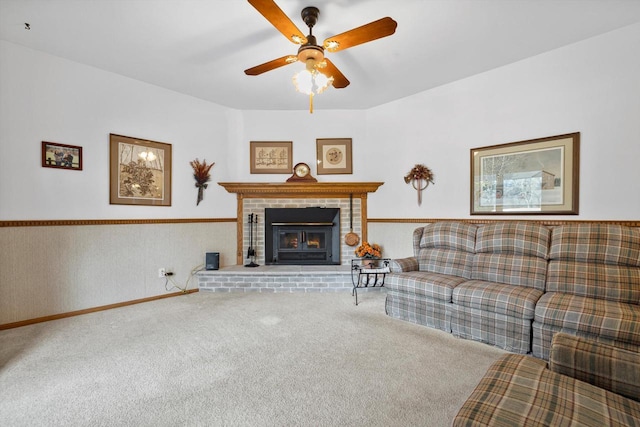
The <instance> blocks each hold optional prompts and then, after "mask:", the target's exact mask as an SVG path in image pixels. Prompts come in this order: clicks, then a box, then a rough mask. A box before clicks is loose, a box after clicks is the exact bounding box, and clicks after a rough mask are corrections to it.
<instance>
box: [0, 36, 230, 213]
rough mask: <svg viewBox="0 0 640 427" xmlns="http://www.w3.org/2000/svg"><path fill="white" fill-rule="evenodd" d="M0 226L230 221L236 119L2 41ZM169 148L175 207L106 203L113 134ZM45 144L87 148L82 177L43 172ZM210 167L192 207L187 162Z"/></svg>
mask: <svg viewBox="0 0 640 427" xmlns="http://www.w3.org/2000/svg"><path fill="white" fill-rule="evenodd" d="M0 58H2V59H1V61H0V121H1V124H2V126H1V127H0V158H2V159H4V161H3V162H2V167H1V168H0V220H30V219H86V218H90V219H105V218H106V219H113V218H194V217H212V216H213V217H235V207H234V206H233V203H229V202H230V201H233V200H234V199H235V198H234V197H233V196H232V195H229V194H228V193H226V191H225V190H224V189H223V188H221V187H220V186H218V185H215V182H217V181H219V180H221V179H222V178H223V177H226V176H228V174H229V168H228V158H229V157H230V156H231V157H232V158H233V156H234V155H235V152H233V151H232V152H231V153H230V152H229V148H230V147H233V146H234V145H235V144H230V143H229V139H230V136H233V134H232V133H230V132H232V131H230V130H229V126H230V123H233V118H234V116H235V115H237V112H236V111H233V110H230V109H227V108H223V107H220V106H217V105H214V104H211V103H209V102H205V101H202V100H199V99H196V98H193V97H189V96H184V95H181V94H178V93H175V92H172V91H168V90H165V89H161V88H158V87H155V86H152V85H149V84H145V83H141V82H139V81H136V80H132V79H129V78H126V77H122V76H119V75H116V74H113V73H108V72H105V71H102V70H99V69H96V68H92V67H88V66H84V65H81V64H78V63H75V62H71V61H67V60H64V59H61V58H57V57H54V56H51V55H47V54H43V53H41V52H37V51H34V50H30V49H25V48H22V47H19V46H17V45H14V44H10V43H7V42H2V41H0ZM110 133H116V134H120V135H126V136H131V137H135V138H141V139H149V140H153V141H159V142H166V143H170V144H172V154H173V175H172V180H173V185H172V206H171V207H134V206H122V205H110V204H109V134H110ZM41 141H49V142H57V143H62V144H70V145H78V146H81V147H82V148H83V170H82V171H68V170H60V169H52V168H43V167H41V166H40V164H41V160H40V159H41V154H40V153H41ZM195 158H199V159H200V160H203V158H204V159H206V160H207V162H215V163H216V165H215V166H214V167H213V169H212V174H211V175H212V181H213V183H214V184H213V185H211V186H209V188H208V189H207V190H206V191H205V196H204V201H203V202H201V203H200V205H199V206H198V207H196V197H197V193H196V190H197V189H196V188H195V187H194V180H193V177H192V173H193V171H192V168H191V166H190V165H189V162H190V161H191V160H194V159H195Z"/></svg>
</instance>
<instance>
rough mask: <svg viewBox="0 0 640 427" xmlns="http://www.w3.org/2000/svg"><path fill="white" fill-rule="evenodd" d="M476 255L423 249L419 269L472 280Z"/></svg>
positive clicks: (419, 259) (448, 250) (419, 256)
mask: <svg viewBox="0 0 640 427" xmlns="http://www.w3.org/2000/svg"><path fill="white" fill-rule="evenodd" d="M473 260H474V254H472V253H469V252H463V251H454V250H450V249H421V250H420V253H419V255H418V266H419V267H418V268H419V270H421V271H424V272H430V273H440V274H449V275H452V276H459V277H464V278H465V279H470V278H471V269H472V268H473Z"/></svg>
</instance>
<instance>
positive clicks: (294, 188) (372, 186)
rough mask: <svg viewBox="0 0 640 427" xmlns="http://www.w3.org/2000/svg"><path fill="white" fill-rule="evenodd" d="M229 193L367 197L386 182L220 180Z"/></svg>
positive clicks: (260, 195)
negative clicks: (246, 181)
mask: <svg viewBox="0 0 640 427" xmlns="http://www.w3.org/2000/svg"><path fill="white" fill-rule="evenodd" d="M218 184H219V185H221V186H223V187H224V188H225V189H226V190H227V191H228V192H229V193H237V194H238V198H244V197H252V198H256V197H259V198H278V197H318V196H325V197H326V196H331V197H349V195H356V197H365V198H366V194H367V193H373V192H375V191H376V190H377V189H378V187H380V186H381V185H382V184H384V182H309V183H306V182H278V183H273V182H248V183H245V182H219V183H218Z"/></svg>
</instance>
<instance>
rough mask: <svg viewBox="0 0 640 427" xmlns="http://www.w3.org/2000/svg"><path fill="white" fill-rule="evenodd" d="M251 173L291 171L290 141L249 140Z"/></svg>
mask: <svg viewBox="0 0 640 427" xmlns="http://www.w3.org/2000/svg"><path fill="white" fill-rule="evenodd" d="M249 161H250V170H251V173H257V174H260V173H291V171H292V170H293V142H292V141H251V142H250V143H249Z"/></svg>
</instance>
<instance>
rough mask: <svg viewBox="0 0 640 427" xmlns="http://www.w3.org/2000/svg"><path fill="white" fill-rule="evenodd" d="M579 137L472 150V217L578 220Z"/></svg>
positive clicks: (566, 136) (572, 136)
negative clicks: (575, 217)
mask: <svg viewBox="0 0 640 427" xmlns="http://www.w3.org/2000/svg"><path fill="white" fill-rule="evenodd" d="M579 172H580V133H579V132H575V133H569V134H564V135H556V136H550V137H546V138H539V139H531V140H527V141H519V142H512V143H508V144H500V145H492V146H488V147H482V148H474V149H472V150H471V215H538V214H539V215H544V214H547V215H578V200H579V179H580V175H579Z"/></svg>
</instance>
